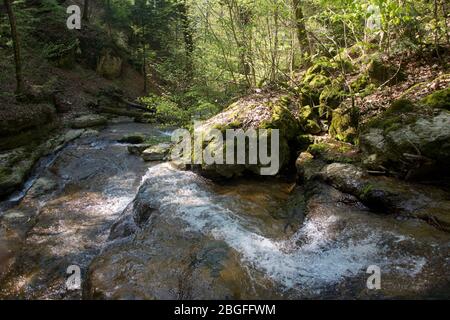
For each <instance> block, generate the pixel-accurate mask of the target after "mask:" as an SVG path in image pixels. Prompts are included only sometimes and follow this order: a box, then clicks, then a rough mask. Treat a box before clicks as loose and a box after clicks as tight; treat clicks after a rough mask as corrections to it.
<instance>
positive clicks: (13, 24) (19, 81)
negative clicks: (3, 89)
mask: <svg viewBox="0 0 450 320" xmlns="http://www.w3.org/2000/svg"><path fill="white" fill-rule="evenodd" d="M4 3H5V7H6V11H7V13H8V18H9V24H10V26H11V38H12V41H13V46H14V62H15V65H16V81H17V88H16V93H17V94H20V93H23V90H24V86H23V78H22V59H21V57H20V43H19V37H18V35H17V26H16V17H15V16H14V12H13V9H12V7H11V0H4Z"/></svg>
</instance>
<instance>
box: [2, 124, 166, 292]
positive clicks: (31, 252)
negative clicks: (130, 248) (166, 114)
mask: <svg viewBox="0 0 450 320" xmlns="http://www.w3.org/2000/svg"><path fill="white" fill-rule="evenodd" d="M124 121H125V122H120V121H119V122H116V123H112V124H111V125H110V126H109V127H108V129H106V130H104V131H101V132H100V133H99V134H94V135H92V134H87V135H83V137H81V138H80V139H79V140H77V141H76V142H74V143H73V144H71V145H69V146H68V147H66V148H65V149H64V150H63V151H62V152H61V153H60V154H59V155H58V157H57V158H56V159H55V160H54V161H53V162H52V163H50V165H49V166H48V167H47V168H46V169H45V170H44V171H43V172H42V173H41V175H40V177H39V178H38V179H37V180H36V181H35V182H34V183H33V186H32V187H31V189H30V190H29V191H28V192H27V194H26V196H25V197H24V198H23V199H22V200H21V201H20V203H19V204H18V205H17V206H15V207H14V208H11V209H8V210H5V211H3V212H1V214H0V247H1V248H0V249H1V254H0V256H2V261H0V262H1V269H2V275H1V277H0V288H1V290H0V297H3V298H39V299H79V298H81V292H80V291H79V290H78V291H67V290H66V286H65V281H66V278H67V274H66V270H67V268H68V267H69V266H70V265H78V266H79V267H80V268H81V270H82V273H83V276H84V274H85V272H86V269H87V267H88V265H89V263H90V261H91V260H92V259H93V258H94V257H95V256H96V255H97V254H98V253H99V251H100V249H101V248H102V246H103V245H104V243H105V241H106V239H107V238H108V236H109V232H110V228H111V226H112V224H113V223H114V222H115V220H117V218H118V216H119V215H120V213H121V212H122V210H123V209H124V208H125V207H126V206H127V204H128V203H129V202H130V201H131V200H132V199H133V197H134V196H135V193H136V189H137V188H138V186H139V184H140V181H141V177H142V175H143V174H144V173H145V171H146V169H147V168H148V166H147V165H146V164H145V163H144V162H143V161H142V160H141V159H139V158H137V157H134V156H131V155H129V154H128V152H127V145H123V144H119V143H117V142H116V141H117V139H118V138H119V137H120V136H123V134H124V133H127V132H129V131H130V130H131V129H132V130H133V132H134V131H136V130H139V129H140V130H141V131H142V132H143V133H146V134H154V135H158V134H160V131H159V130H158V129H156V128H152V127H149V126H141V125H136V124H134V123H132V122H129V120H126V119H124Z"/></svg>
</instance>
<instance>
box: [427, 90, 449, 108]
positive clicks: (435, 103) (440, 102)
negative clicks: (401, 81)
mask: <svg viewBox="0 0 450 320" xmlns="http://www.w3.org/2000/svg"><path fill="white" fill-rule="evenodd" d="M421 103H422V104H424V105H426V106H428V107H431V108H439V109H445V110H449V111H450V88H446V89H444V90H439V91H436V92H434V93H432V94H430V95H429V96H427V97H425V98H424V99H423V100H422V101H421Z"/></svg>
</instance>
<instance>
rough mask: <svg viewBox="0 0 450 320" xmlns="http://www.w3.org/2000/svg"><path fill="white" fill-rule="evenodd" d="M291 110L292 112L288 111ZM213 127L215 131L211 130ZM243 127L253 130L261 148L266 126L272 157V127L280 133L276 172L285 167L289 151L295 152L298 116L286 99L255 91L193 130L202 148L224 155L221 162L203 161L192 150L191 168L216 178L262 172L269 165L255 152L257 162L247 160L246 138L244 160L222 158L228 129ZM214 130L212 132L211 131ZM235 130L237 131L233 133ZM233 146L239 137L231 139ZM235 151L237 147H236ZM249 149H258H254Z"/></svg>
mask: <svg viewBox="0 0 450 320" xmlns="http://www.w3.org/2000/svg"><path fill="white" fill-rule="evenodd" d="M291 111H292V112H291ZM214 129H215V130H214ZM228 129H235V130H239V129H242V131H243V132H244V133H248V130H251V129H254V130H255V131H256V134H257V135H258V139H256V140H257V142H256V143H257V144H258V146H257V147H258V150H259V149H260V145H259V142H260V141H261V140H260V139H259V137H261V135H262V133H263V131H260V129H265V130H266V133H267V135H268V137H267V139H266V141H267V146H268V148H269V151H268V156H269V157H270V156H271V152H272V151H271V150H270V146H271V142H272V136H273V133H274V131H273V130H274V129H277V130H278V133H279V144H278V147H279V149H278V151H279V157H278V159H277V161H279V168H277V170H276V172H274V174H276V173H277V172H278V171H279V170H278V169H281V168H283V167H285V166H286V165H287V164H288V163H289V161H290V159H291V153H292V151H295V146H296V144H297V137H298V134H299V133H300V124H299V121H298V120H297V118H296V117H295V116H294V115H293V110H291V109H290V106H289V104H288V103H287V101H286V99H283V96H281V95H270V96H268V95H267V94H256V95H253V96H249V97H246V98H243V99H241V100H239V101H237V102H236V103H234V104H232V105H230V106H229V107H228V108H227V109H225V110H224V111H223V112H221V113H219V114H218V115H216V116H214V117H212V118H211V119H209V120H207V121H205V122H203V123H201V125H199V126H197V127H196V128H195V129H194V133H195V135H196V136H197V137H202V140H203V141H204V142H203V146H202V147H203V151H205V150H208V153H209V154H211V155H219V156H218V157H220V154H223V162H224V164H218V163H217V162H216V163H214V164H206V163H205V161H204V159H202V161H199V160H198V156H197V157H196V156H195V153H194V151H193V155H192V159H191V161H192V162H191V163H193V164H195V165H193V166H192V167H193V168H195V169H197V170H198V171H199V172H200V173H202V174H204V175H206V176H209V177H212V178H215V177H227V178H231V177H235V176H239V175H242V174H243V173H244V172H250V173H254V174H257V175H259V174H261V169H262V168H267V167H269V165H267V164H262V163H261V161H260V160H261V159H260V157H259V155H258V154H254V155H256V156H257V158H258V159H257V161H256V163H255V161H250V159H249V151H250V150H249V148H250V147H251V145H250V143H249V139H246V140H245V142H244V143H245V145H244V146H245V153H246V155H245V159H241V160H240V161H238V159H237V158H236V153H235V155H234V156H235V159H234V162H233V163H229V162H228V161H225V160H226V159H225V158H226V144H227V142H231V141H227V134H226V133H227V130H228ZM213 130H214V131H213ZM213 132H215V133H216V134H217V133H219V134H220V137H221V139H222V141H223V143H222V141H220V139H217V138H216V137H215V135H214V134H212V133H213ZM235 133H237V132H235ZM234 141H235V148H236V147H237V143H238V139H234ZM291 149H292V150H291ZM235 150H236V149H235ZM252 152H254V153H255V152H257V151H256V150H253V151H252Z"/></svg>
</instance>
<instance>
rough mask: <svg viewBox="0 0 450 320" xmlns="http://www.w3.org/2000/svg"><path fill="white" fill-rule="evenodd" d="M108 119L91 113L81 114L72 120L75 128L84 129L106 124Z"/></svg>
mask: <svg viewBox="0 0 450 320" xmlns="http://www.w3.org/2000/svg"><path fill="white" fill-rule="evenodd" d="M107 121H108V120H107V119H106V118H105V117H103V116H100V115H96V114H89V115H84V116H80V117H78V118H76V119H74V120H73V122H72V128H74V129H84V128H91V127H98V126H103V125H106V123H107Z"/></svg>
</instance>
